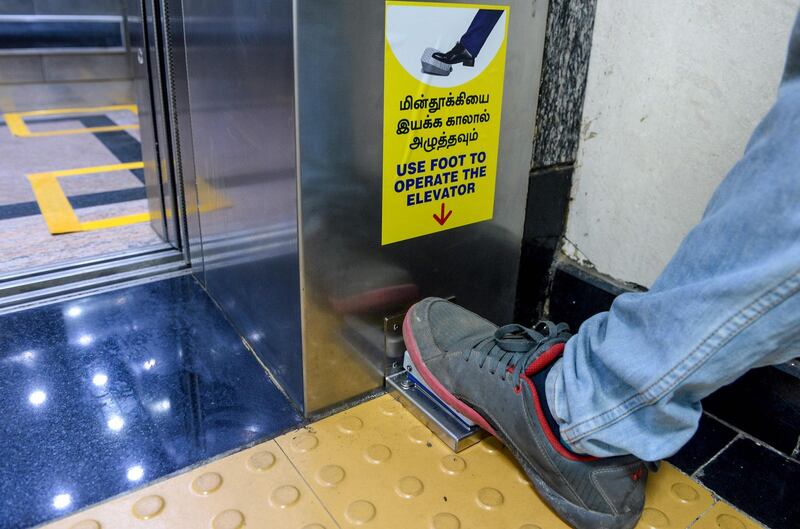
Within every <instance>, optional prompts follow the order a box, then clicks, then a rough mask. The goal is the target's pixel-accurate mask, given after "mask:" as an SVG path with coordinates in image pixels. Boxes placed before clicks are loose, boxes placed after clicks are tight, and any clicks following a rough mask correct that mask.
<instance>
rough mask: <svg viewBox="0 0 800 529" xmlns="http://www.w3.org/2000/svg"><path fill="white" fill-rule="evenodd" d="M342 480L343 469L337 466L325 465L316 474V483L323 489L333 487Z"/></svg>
mask: <svg viewBox="0 0 800 529" xmlns="http://www.w3.org/2000/svg"><path fill="white" fill-rule="evenodd" d="M343 479H344V469H343V468H342V467H340V466H339V465H325V466H324V467H322V468H321V469H319V472H317V482H318V483H319V484H320V485H322V486H324V487H333V486H335V485H336V484H338V483H340V482H341V481H342V480H343Z"/></svg>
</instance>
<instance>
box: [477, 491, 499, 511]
mask: <svg viewBox="0 0 800 529" xmlns="http://www.w3.org/2000/svg"><path fill="white" fill-rule="evenodd" d="M503 500H504V498H503V493H502V492H500V491H499V490H497V489H493V488H491V487H484V488H482V489H481V490H479V491H478V505H480V506H481V507H483V508H484V509H494V508H496V507H499V506H500V505H502V504H503Z"/></svg>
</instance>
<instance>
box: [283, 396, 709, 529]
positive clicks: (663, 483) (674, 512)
mask: <svg viewBox="0 0 800 529" xmlns="http://www.w3.org/2000/svg"><path fill="white" fill-rule="evenodd" d="M278 444H279V445H280V446H281V447H282V448H283V450H284V452H285V453H286V454H287V455H288V456H289V458H290V459H291V460H292V462H293V463H294V465H295V466H296V467H297V469H298V470H299V471H300V473H301V474H303V476H304V477H305V478H306V481H307V482H308V483H310V484H311V487H312V488H313V489H314V492H316V493H317V495H318V496H319V497H320V499H321V500H322V502H323V503H324V504H325V505H326V507H327V508H328V510H329V511H330V512H331V514H332V515H333V516H334V518H336V521H337V522H339V524H340V525H341V526H342V527H348V528H349V527H367V526H368V527H376V528H380V529H392V528H420V529H423V528H424V529H450V528H453V529H469V528H474V529H480V528H486V527H491V528H498V529H518V528H519V529H535V528H540V529H562V528H565V527H567V526H566V525H565V524H564V523H563V522H561V521H560V520H559V519H558V518H557V517H556V515H555V514H553V513H552V512H551V511H550V509H549V508H548V507H546V506H545V505H544V504H543V503H542V501H541V500H540V499H539V497H538V496H537V495H536V493H535V492H534V490H533V489H532V487H531V486H530V485H529V484H528V481H527V479H526V478H525V476H524V474H523V473H522V471H521V470H520V469H519V468H518V467H517V465H516V464H515V463H514V461H513V460H512V458H511V456H510V455H509V454H508V453H507V452H506V451H505V450H504V449H503V448H502V446H501V445H500V444H499V443H498V442H497V441H496V440H495V439H491V438H490V439H485V440H484V441H482V442H481V443H479V444H478V445H475V446H473V447H471V448H469V449H467V450H465V451H463V452H461V453H459V454H458V455H455V454H453V453H452V452H451V451H450V450H449V449H448V448H447V447H446V446H444V444H442V443H441V442H440V441H439V440H438V439H437V438H436V437H434V436H433V435H431V433H430V432H429V431H428V430H427V429H426V428H424V427H423V426H422V425H421V424H420V423H419V422H418V421H417V420H416V419H415V418H414V417H413V416H411V414H409V413H408V412H406V411H405V410H404V409H403V408H402V406H401V405H400V404H399V403H398V402H396V401H395V400H394V399H392V398H391V397H389V396H383V397H380V398H377V399H375V400H373V401H370V402H368V403H365V404H362V405H360V406H357V407H355V408H351V409H350V410H347V411H345V412H342V413H339V414H336V415H333V416H331V417H328V418H326V419H323V420H322V421H319V422H317V423H315V424H312V425H311V426H310V427H308V428H306V429H303V430H298V431H295V432H290V433H288V434H286V435H284V436H282V437H280V438H278ZM712 504H713V498H712V496H711V494H710V493H709V492H708V491H707V490H706V489H704V488H703V487H702V486H701V485H699V484H698V483H696V482H694V481H692V480H691V479H690V478H688V477H687V476H685V475H683V474H681V473H680V472H679V471H677V470H676V469H675V468H674V467H672V466H670V465H667V464H664V465H662V467H661V470H660V471H659V472H657V473H655V474H651V477H650V480H649V482H648V489H647V502H646V508H645V511H644V513H643V516H642V520H641V521H640V522H639V524H638V525H637V529H683V528H686V527H689V526H691V524H692V523H693V522H695V521H696V520H697V519H698V518H699V517H700V516H701V514H703V513H704V512H705V511H706V510H708V509H709V508H710V507H711V505H712Z"/></svg>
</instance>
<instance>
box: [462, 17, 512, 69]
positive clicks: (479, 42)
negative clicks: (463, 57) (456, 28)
mask: <svg viewBox="0 0 800 529" xmlns="http://www.w3.org/2000/svg"><path fill="white" fill-rule="evenodd" d="M502 14H503V11H502V10H500V9H480V10H478V12H477V13H476V14H475V17H474V18H473V19H472V23H471V24H470V25H469V28H467V32H466V33H464V35H462V37H461V40H460V41H459V42H460V43H461V45H462V46H464V47H465V48H466V49H467V51H468V52H469V53H470V55H472V58H473V59H474V58H475V57H477V56H478V54H479V53H480V52H481V49H482V48H483V45H484V44H485V43H486V39H488V38H489V35H490V34H491V32H492V30H493V29H494V26H495V24H497V21H498V20H500V17H501V16H502Z"/></svg>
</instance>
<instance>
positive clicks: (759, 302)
mask: <svg viewBox="0 0 800 529" xmlns="http://www.w3.org/2000/svg"><path fill="white" fill-rule="evenodd" d="M798 291H800V273H798V272H795V273H794V274H793V275H792V276H790V277H789V278H787V279H784V280H782V281H781V282H780V283H779V284H778V285H776V286H774V287H772V288H770V289H769V290H767V291H766V292H764V293H763V294H761V295H760V296H759V297H758V298H756V299H755V300H754V301H752V302H751V303H750V304H749V305H747V306H746V307H744V308H742V309H741V310H740V311H739V312H737V313H736V314H734V315H733V316H731V317H730V318H728V319H727V320H726V321H725V322H723V323H722V324H721V325H720V326H719V327H717V329H716V330H715V331H714V332H712V333H711V334H710V335H709V336H707V337H706V338H704V339H703V340H702V341H701V342H700V344H698V345H697V346H696V347H695V348H694V349H693V350H692V351H691V352H690V353H689V354H687V355H686V356H685V357H684V358H683V359H681V360H680V361H679V362H678V363H677V364H676V365H675V367H673V368H672V369H671V370H670V371H669V372H667V373H666V374H665V375H664V376H662V377H661V378H660V379H658V380H657V381H655V382H653V383H652V384H651V385H650V386H649V387H648V388H647V389H645V390H644V391H642V392H640V393H637V394H635V395H632V396H631V397H629V398H628V399H626V400H625V401H623V402H622V403H620V404H618V405H617V406H616V407H614V408H612V409H610V410H608V411H606V412H603V413H601V414H598V415H595V416H593V417H590V418H588V419H585V420H583V421H581V422H579V423H577V424H575V425H573V426H570V427H569V428H565V429H562V430H561V435H562V437H563V438H564V440H565V441H567V442H568V443H570V444H572V443H577V442H579V441H580V440H582V439H583V438H585V437H587V436H589V435H591V434H593V433H595V432H596V431H598V430H601V429H603V428H605V427H607V426H610V425H611V424H613V423H616V422H619V421H620V420H622V419H624V418H625V417H627V416H628V415H630V414H632V413H634V412H635V411H637V410H639V409H640V408H642V407H644V406H647V405H651V404H653V403H655V402H657V401H658V400H660V399H661V398H663V397H664V396H665V395H666V394H667V393H669V392H670V391H671V390H672V389H674V388H675V386H677V385H678V384H679V383H680V382H682V381H683V380H685V379H686V378H688V377H689V376H690V375H692V374H693V373H694V372H695V371H697V370H698V369H699V368H700V367H702V365H703V364H704V363H705V362H706V361H708V359H709V358H711V357H712V356H713V355H714V354H715V353H716V352H718V351H719V350H720V349H722V348H723V347H724V346H725V345H726V344H727V343H729V342H730V341H731V340H733V339H734V338H735V337H736V336H738V335H739V334H740V333H741V332H742V331H743V330H744V329H746V328H747V327H748V326H749V325H750V324H751V323H753V321H755V320H756V319H757V318H758V317H759V316H761V315H763V314H764V313H766V312H768V311H769V310H771V309H773V308H775V307H776V306H778V305H779V304H781V303H783V302H784V301H786V300H787V299H789V298H790V297H791V296H793V295H795V294H797V293H798Z"/></svg>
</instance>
